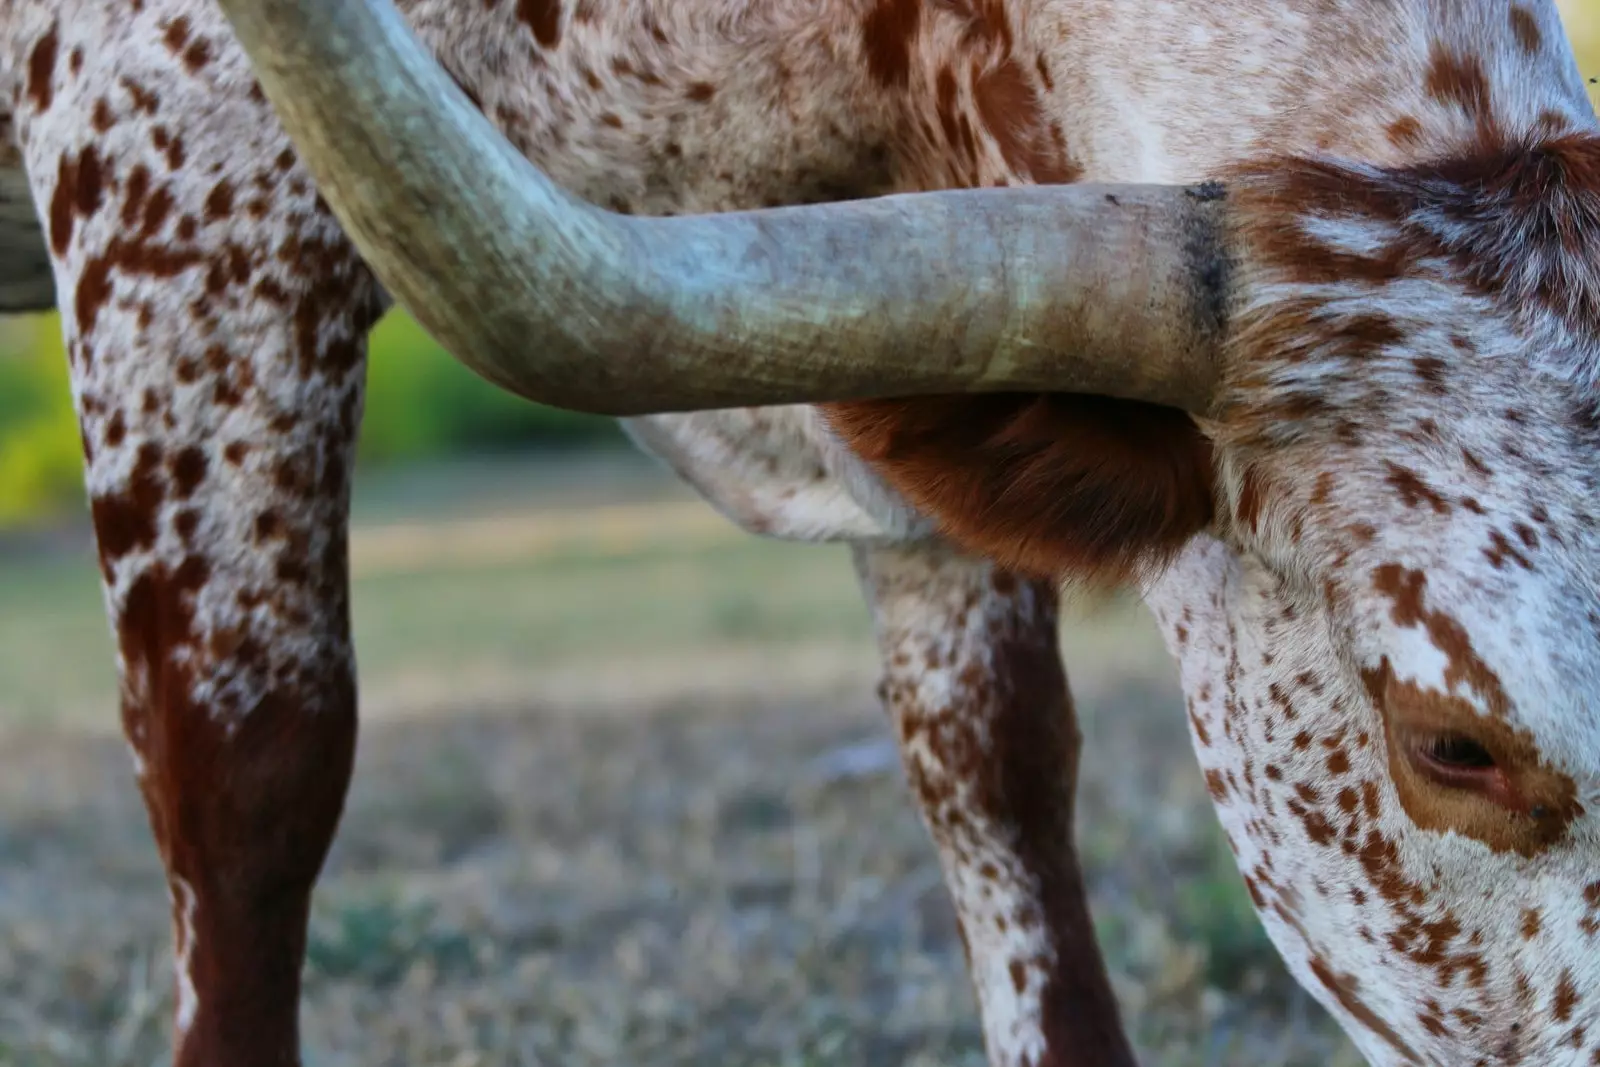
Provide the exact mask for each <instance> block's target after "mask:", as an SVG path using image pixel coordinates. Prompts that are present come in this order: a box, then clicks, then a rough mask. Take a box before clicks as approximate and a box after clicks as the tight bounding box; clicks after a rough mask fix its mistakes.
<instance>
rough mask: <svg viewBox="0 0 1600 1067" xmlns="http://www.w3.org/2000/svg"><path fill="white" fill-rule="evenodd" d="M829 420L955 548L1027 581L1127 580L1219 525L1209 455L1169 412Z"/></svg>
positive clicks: (930, 410)
mask: <svg viewBox="0 0 1600 1067" xmlns="http://www.w3.org/2000/svg"><path fill="white" fill-rule="evenodd" d="M822 410H823V412H824V413H825V415H826V416H827V418H828V419H829V421H830V422H831V423H832V425H833V427H834V429H835V431H836V432H837V433H838V434H839V435H840V436H841V437H842V438H843V440H844V441H845V442H846V443H847V444H848V445H849V446H850V447H851V448H852V449H854V450H855V452H856V453H857V454H859V455H860V456H861V457H862V458H863V459H865V460H866V461H867V462H868V463H870V464H871V465H872V467H873V469H874V470H876V471H877V472H878V473H879V475H880V476H882V477H883V478H884V479H885V480H886V481H888V482H889V484H890V485H891V486H893V487H894V488H895V490H896V491H898V492H899V493H900V494H901V495H902V496H904V497H905V499H906V500H907V501H908V502H909V503H910V504H912V505H913V506H914V507H917V508H919V509H921V510H922V511H923V512H924V513H925V514H927V515H928V516H930V517H931V518H933V519H934V521H936V522H937V523H938V524H939V527H940V530H941V532H942V533H943V534H944V535H945V536H946V537H948V538H950V539H951V540H952V541H954V542H955V543H957V544H959V545H961V546H962V547H963V548H966V549H968V550H970V551H974V552H978V553H980V554H983V555H986V556H989V557H991V558H993V559H994V560H996V561H997V562H999V563H1000V564H1002V565H1004V566H1007V567H1011V568H1013V569H1016V570H1018V571H1021V572H1023V573H1026V574H1029V575H1033V576H1037V577H1047V578H1051V579H1061V578H1066V579H1069V580H1074V581H1078V582H1086V583H1092V584H1096V585H1099V584H1103V583H1110V584H1114V583H1118V582H1122V581H1125V580H1127V579H1128V578H1130V577H1132V576H1133V574H1134V573H1135V571H1136V570H1137V568H1139V567H1140V566H1141V565H1146V564H1151V563H1161V562H1165V561H1166V560H1167V559H1169V558H1170V557H1171V556H1172V555H1173V554H1174V553H1175V552H1177V550H1178V549H1179V548H1181V547H1182V546H1183V544H1184V543H1185V542H1186V541H1188V540H1189V538H1190V537H1192V536H1193V535H1194V534H1195V533H1196V532H1198V531H1199V530H1201V529H1202V528H1204V527H1205V526H1206V525H1207V524H1208V523H1209V522H1210V521H1211V510H1212V478H1213V475H1212V469H1211V448H1210V443H1209V442H1208V441H1206V439H1205V438H1204V437H1203V436H1202V435H1201V434H1200V431H1199V429H1198V428H1197V427H1196V426H1195V424H1194V422H1193V420H1191V419H1190V418H1189V416H1188V415H1186V414H1184V413H1183V412H1181V411H1177V410H1175V409H1172V408H1164V407H1157V406H1155V405H1151V404H1140V403H1135V402H1133V401H1126V400H1111V399H1107V398H1104V397H1092V396H1074V395H1066V394H1054V393H1048V394H1040V393H1029V394H1021V393H995V394H988V395H980V396H950V397H927V398H918V399H914V400H872V401H853V402H850V403H839V404H825V405H822Z"/></svg>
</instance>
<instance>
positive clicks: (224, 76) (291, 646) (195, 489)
mask: <svg viewBox="0 0 1600 1067" xmlns="http://www.w3.org/2000/svg"><path fill="white" fill-rule="evenodd" d="M91 10H97V9H91ZM107 10H108V12H109V11H110V8H109V7H108V9H107ZM195 11H196V16H195V18H193V19H192V20H178V21H175V22H171V23H163V24H162V25H163V26H166V27H167V28H166V29H165V31H164V32H165V34H166V36H165V38H164V39H163V38H161V37H159V36H158V33H159V32H162V31H161V28H160V27H158V26H156V25H155V24H154V23H153V22H150V21H148V20H141V19H139V18H137V17H136V16H134V15H131V14H127V15H125V13H124V12H123V11H122V9H120V8H118V9H116V10H115V11H114V12H111V14H112V15H114V18H109V19H107V20H106V21H105V22H104V23H103V24H101V23H100V22H99V20H97V19H95V18H86V19H85V20H84V24H83V25H79V24H77V23H73V22H65V23H62V24H61V25H60V26H59V29H58V30H52V31H51V32H52V33H56V32H59V33H60V34H61V35H62V38H63V39H62V40H61V41H60V42H59V45H58V46H52V47H51V48H50V49H49V50H47V51H46V50H44V49H42V48H41V49H38V50H36V51H44V52H45V54H46V55H47V56H48V57H52V58H54V59H55V62H56V63H57V64H58V66H57V68H56V70H55V74H54V78H53V79H52V80H51V83H50V85H51V92H49V93H48V94H46V93H44V92H43V91H40V92H37V93H35V94H34V99H33V101H32V107H31V110H30V112H29V113H28V114H27V115H26V122H25V129H24V132H23V148H24V153H25V158H26V161H27V166H28V171H29V173H30V175H32V180H33V182H34V185H35V189H34V192H35V196H36V198H37V199H38V201H39V203H40V204H41V206H42V208H43V211H42V214H43V216H44V218H45V220H46V223H47V226H48V228H49V237H50V240H51V246H52V252H53V255H54V267H55V272H56V281H57V291H58V292H59V293H60V294H62V312H63V315H62V318H63V324H64V330H65V333H66V339H67V344H68V353H69V359H70V361H71V372H72V386H73V394H74V399H75V402H76V405H77V409H78V413H79V416H80V422H81V428H82V435H83V446H84V453H85V457H86V471H87V481H88V489H89V497H90V503H91V510H92V516H93V523H94V531H95V536H96V538H97V543H98V551H99V559H100V565H101V570H102V574H103V578H104V589H105V600H106V605H107V610H108V613H109V615H110V619H111V623H112V626H113V630H114V635H115V639H116V648H117V655H118V668H119V679H120V689H121V705H122V721H123V726H124V728H125V731H126V735H127V739H128V742H129V744H130V747H131V749H132V751H133V755H134V759H135V765H136V771H137V775H138V781H139V785H140V788H141V791H142V793H143V796H144V800H145V804H146V808H147V810H148V814H149V819H150V825H151V827H152V830H153V832H154V837H155V841H156V843H157V845H158V847H159V849H160V853H161V857H162V859H163V861H164V862H165V866H166V872H167V882H168V886H169V889H170V892H171V898H172V914H173V925H174V936H175V950H176V951H175V957H176V1020H175V1022H176V1028H175V1042H174V1043H175V1051H174V1057H175V1062H177V1063H179V1064H183V1065H189V1067H202V1065H203V1067H257V1065H260V1067H267V1065H271V1067H289V1065H293V1064H296V1063H298V1062H299V1050H298V1034H297V1009H298V1000H299V987H300V973H301V964H302V958H303V954H304V946H305V939H306V920H307V912H308V908H309V900H310V895H311V891H312V886H313V883H314V882H315V881H316V879H317V876H318V872H319V870H320V867H321V865H322V862H323V859H324V857H325V855H326V852H327V849H328V846H329V843H330V841H331V839H332V836H333V833H334V829H335V825H336V824H337V822H338V819H339V815H340V812H341V809H342V806H343V803H344V795H345V788H346V784H347V782H348V779H349V775H350V767H351V760H352V754H353V748H354V742H355V733H356V690H355V675H354V667H353V659H352V651H351V641H350V623H349V602H348V592H347V581H348V578H347V565H346V526H345V522H346V512H347V497H348V488H349V482H350V471H351V463H352V444H353V440H354V437H355V433H356V426H357V423H358V421H359V417H360V409H361V402H362V387H363V374H364V345H365V340H364V339H365V334H366V331H367V329H368V327H369V326H370V324H371V322H372V319H373V318H374V316H375V315H376V314H377V312H378V301H379V295H378V293H377V290H376V287H375V286H374V284H373V283H372V281H371V280H370V277H369V275H368V273H367V272H366V270H365V268H364V267H363V266H362V265H361V264H360V262H359V260H358V258H357V256H356V255H355V253H354V251H353V250H352V248H351V246H350V245H349V243H348V242H347V241H346V240H345V239H344V238H343V236H342V235H341V233H340V231H339V229H338V226H337V225H336V223H335V222H334V221H333V219H332V218H331V216H329V215H328V214H327V212H326V210H325V209H324V208H322V207H321V205H320V204H319V203H318V201H317V198H316V194H315V191H314V190H313V189H312V188H311V185H310V183H309V181H308V180H307V178H306V176H305V174H304V173H303V172H302V171H301V169H300V168H299V166H298V165H297V163H296V162H295V159H294V157H293V155H292V153H291V152H290V151H289V146H288V142H287V141H286V140H285V139H284V138H283V137H282V135H281V133H279V131H278V128H277V125H276V123H275V122H274V120H273V118H272V115H271V112H270V110H269V109H268V107H267V105H266V104H265V102H264V101H262V100H260V99H259V97H258V96H257V95H256V94H255V93H253V92H252V91H251V87H252V84H253V83H252V80H251V78H250V76H249V71H248V68H247V67H246V65H245V64H244V62H243V59H242V56H241V55H240V54H239V53H238V52H237V50H236V49H235V48H234V46H233V45H232V44H231V41H230V39H229V38H227V37H226V36H225V27H224V26H223V25H222V24H221V21H220V17H219V16H217V15H216V14H215V13H213V14H211V15H205V13H204V11H203V9H201V8H196V9H195ZM202 16H204V17H202ZM126 34H145V35H148V36H149V42H148V44H149V47H148V48H144V49H143V50H142V51H137V52H136V50H135V48H134V47H133V46H132V45H128V44H115V43H110V42H111V40H112V39H114V38H116V37H118V36H121V35H126ZM163 41H164V43H165V47H163ZM132 54H139V55H143V56H146V57H148V59H149V63H150V68H149V69H148V70H144V69H136V68H133V67H132V65H131V64H130V63H129V62H127V57H128V56H129V55H132ZM102 62H106V63H110V62H117V63H120V64H121V65H120V66H118V67H117V68H116V69H114V70H106V69H102V68H100V67H99V66H97V64H99V63H102ZM48 73H49V72H48V71H45V72H42V73H39V74H36V75H35V77H36V78H42V77H44V76H45V75H46V74H48ZM40 84H44V82H42V81H41V82H40Z"/></svg>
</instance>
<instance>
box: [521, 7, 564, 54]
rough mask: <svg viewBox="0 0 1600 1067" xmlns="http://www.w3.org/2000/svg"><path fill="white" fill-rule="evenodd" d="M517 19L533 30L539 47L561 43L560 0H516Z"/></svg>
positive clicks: (548, 46)
mask: <svg viewBox="0 0 1600 1067" xmlns="http://www.w3.org/2000/svg"><path fill="white" fill-rule="evenodd" d="M517 19H518V21H520V22H522V23H524V24H525V25H526V26H527V27H528V29H530V30H532V31H533V39H534V40H535V41H538V42H539V44H540V46H541V47H544V48H554V47H555V46H556V45H558V44H560V43H561V0H517Z"/></svg>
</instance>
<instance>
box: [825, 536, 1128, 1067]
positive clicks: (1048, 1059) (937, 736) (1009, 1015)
mask: <svg viewBox="0 0 1600 1067" xmlns="http://www.w3.org/2000/svg"><path fill="white" fill-rule="evenodd" d="M856 560H857V569H858V571H859V573H860V574H861V578H862V583H863V585H864V587H865V588H866V590H867V593H868V595H869V597H870V600H871V603H872V606H873V610H874V615H875V619H876V624H877V630H878V637H879V642H880V644H881V647H882V652H883V656H884V661H885V664H886V667H885V679H884V685H883V694H884V701H885V703H886V705H887V707H888V709H889V711H890V712H891V714H892V715H893V717H894V721H895V726H896V729H897V730H898V733H899V738H900V746H901V756H902V759H903V762H904V765H905V769H906V774H907V777H908V779H909V781H910V784H911V787H912V791H913V793H914V795H915V796H916V799H917V801H918V803H919V805H920V807H921V811H922V814H923V817H924V820H925V821H926V824H927V826H928V828H929V830H930V832H931V833H932V836H933V840H934V843H935V844H936V845H937V846H938V850H939V857H940V860H941V862H942V864H943V867H944V874H945V881H946V884H947V886H948V887H949V889H950V893H951V895H952V897H953V898H954V903H955V907H956V911H957V915H958V917H959V919H960V924H961V931H962V938H963V942H964V944H965V948H966V951H967V958H968V961H969V963H970V966H971V969H972V976H973V982H974V985H975V987H976V990H977V996H978V1003H979V1009H980V1011H981V1013H982V1016H983V1024H984V1034H985V1040H986V1043H987V1045H988V1050H989V1056H990V1059H991V1061H992V1062H993V1063H994V1064H995V1065H996V1067H1090V1065H1093V1067H1118V1065H1131V1064H1133V1063H1134V1058H1133V1053H1132V1051H1131V1049H1130V1047H1129V1045H1128V1041H1127V1038H1126V1037H1125V1035H1124V1034H1123V1031H1122V1024H1121V1020H1120V1017H1119V1014H1118V1010H1117V1004H1116V1000H1115V998H1114V997H1113V995H1112V992H1111V986H1110V982H1109V981H1108V979H1107V977H1106V971H1105V964H1104V962H1103V961H1102V959H1101V956H1100V950H1099V946H1098V944H1097V943H1096V941H1095V937H1094V928H1093V926H1092V924H1091V922H1090V917H1089V909H1088V900H1087V893H1086V890H1085V888H1084V883H1083V873H1082V871H1081V869H1080V867H1079V863H1078V856H1077V851H1076V849H1075V847H1074V844H1073V822H1072V820H1073V795H1074V792H1075V789H1076V782H1077V769H1078V751H1079V747H1080V735H1079V733H1078V728H1077V724H1076V722H1075V720H1074V717H1073V708H1072V700H1071V697H1070V695H1069V693H1068V690H1067V681H1066V675H1065V673H1064V671H1063V669H1062V666H1061V659H1060V653H1059V650H1058V646H1057V636H1056V635H1057V629H1056V618H1057V596H1056V592H1055V590H1054V589H1053V588H1052V587H1050V586H1049V585H1047V584H1043V583H1035V582H1026V581H1021V580H1019V579H1017V578H1015V577H1013V576H1012V575H1011V574H1009V573H1007V572H1005V571H1002V570H998V569H996V568H994V567H992V566H990V565H989V564H987V563H983V562H979V561H976V560H972V559H969V558H964V557H961V556H958V555H955V554H952V553H947V552H944V551H941V550H935V549H907V550H871V549H862V550H858V552H857V555H856Z"/></svg>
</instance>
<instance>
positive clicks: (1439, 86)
mask: <svg viewBox="0 0 1600 1067" xmlns="http://www.w3.org/2000/svg"><path fill="white" fill-rule="evenodd" d="M1423 88H1424V89H1426V90H1427V93H1428V95H1429V96H1431V97H1433V98H1434V99H1435V100H1437V101H1439V102H1440V103H1442V104H1449V105H1453V106H1455V107H1458V108H1460V109H1461V110H1462V111H1465V112H1466V113H1467V115H1468V116H1470V117H1472V118H1475V119H1479V120H1483V121H1487V120H1488V118H1489V107H1490V100H1489V76H1488V75H1487V74H1485V73H1484V69H1483V60H1482V59H1480V58H1479V57H1478V56H1475V55H1457V54H1455V53H1452V52H1451V51H1449V50H1448V49H1446V48H1445V47H1444V46H1443V45H1440V44H1438V43H1435V44H1434V46H1433V50H1432V52H1430V53H1429V56H1428V73H1427V77H1426V80H1425V81H1424V82H1423Z"/></svg>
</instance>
